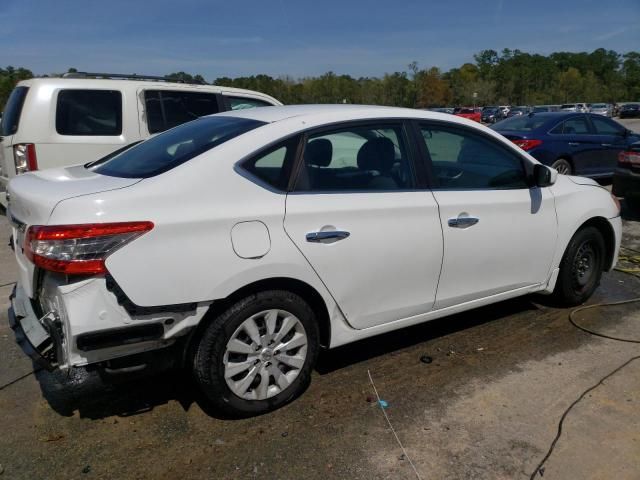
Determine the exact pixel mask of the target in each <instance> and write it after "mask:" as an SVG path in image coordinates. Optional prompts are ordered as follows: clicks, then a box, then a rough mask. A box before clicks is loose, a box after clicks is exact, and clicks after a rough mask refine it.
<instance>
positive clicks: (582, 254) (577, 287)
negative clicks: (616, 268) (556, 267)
mask: <svg viewBox="0 0 640 480" xmlns="http://www.w3.org/2000/svg"><path fill="white" fill-rule="evenodd" d="M605 252H606V249H605V244H604V239H603V238H602V234H601V233H600V231H599V230H598V229H597V228H594V227H586V228H583V229H581V230H578V232H577V233H576V234H575V235H574V236H573V238H572V239H571V241H570V242H569V245H568V246H567V250H566V251H565V253H564V256H563V258H562V262H561V263H560V273H559V275H558V280H557V283H556V287H555V289H554V291H553V294H554V296H555V297H556V299H557V300H558V301H559V302H560V303H561V304H563V305H566V306H575V305H580V304H582V303H584V302H586V301H587V300H588V299H589V297H591V295H592V294H593V292H594V290H595V289H596V288H597V286H598V285H599V284H600V278H601V277H602V270H603V269H604V263H605Z"/></svg>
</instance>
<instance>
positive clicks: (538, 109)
mask: <svg viewBox="0 0 640 480" xmlns="http://www.w3.org/2000/svg"><path fill="white" fill-rule="evenodd" d="M529 111H530V112H533V113H542V112H559V111H560V105H534V106H533V107H531V109H530V110H529Z"/></svg>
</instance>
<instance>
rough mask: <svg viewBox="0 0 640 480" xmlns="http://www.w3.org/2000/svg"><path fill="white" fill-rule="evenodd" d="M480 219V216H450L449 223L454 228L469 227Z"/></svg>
mask: <svg viewBox="0 0 640 480" xmlns="http://www.w3.org/2000/svg"><path fill="white" fill-rule="evenodd" d="M479 221H480V219H479V218H476V217H457V218H450V219H449V220H448V221H447V223H448V224H449V226H450V227H452V228H468V227H471V226H473V225H475V224H476V223H478V222H479Z"/></svg>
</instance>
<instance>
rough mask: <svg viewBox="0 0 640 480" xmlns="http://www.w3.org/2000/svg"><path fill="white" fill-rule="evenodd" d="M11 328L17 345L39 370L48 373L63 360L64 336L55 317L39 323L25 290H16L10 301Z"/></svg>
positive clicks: (14, 289) (52, 316)
mask: <svg viewBox="0 0 640 480" xmlns="http://www.w3.org/2000/svg"><path fill="white" fill-rule="evenodd" d="M9 299H10V301H11V306H10V307H9V325H10V326H11V328H12V329H13V331H14V332H15V336H16V342H17V343H18V345H20V347H21V348H22V350H23V351H24V352H25V353H26V354H27V355H28V356H29V357H30V358H31V359H32V360H33V361H34V362H35V364H36V365H38V366H39V367H42V368H45V369H47V370H49V371H51V370H54V369H55V368H57V367H58V366H59V365H60V362H61V360H62V359H63V355H64V353H63V349H62V334H61V333H60V332H59V330H58V328H57V326H56V323H57V322H58V319H57V317H56V316H55V314H52V313H50V314H47V315H45V316H44V317H42V318H41V319H38V318H37V316H36V314H35V312H34V311H33V307H32V306H31V302H30V301H29V299H28V298H27V297H26V295H25V294H24V292H23V291H22V289H20V288H19V287H17V286H16V287H14V288H13V291H12V292H11V295H10V297H9Z"/></svg>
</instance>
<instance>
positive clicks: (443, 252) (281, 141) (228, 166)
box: [8, 106, 621, 416]
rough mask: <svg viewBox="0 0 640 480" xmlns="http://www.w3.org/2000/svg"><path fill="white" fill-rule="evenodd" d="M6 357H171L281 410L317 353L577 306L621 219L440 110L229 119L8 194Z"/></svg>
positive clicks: (108, 361)
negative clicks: (528, 304)
mask: <svg viewBox="0 0 640 480" xmlns="http://www.w3.org/2000/svg"><path fill="white" fill-rule="evenodd" d="M9 194H10V201H9V209H8V215H9V216H10V219H11V222H12V224H13V244H14V248H15V252H16V259H17V262H18V265H19V281H18V284H17V286H16V289H15V291H14V292H13V294H12V307H11V310H10V321H11V323H12V326H13V328H14V330H15V331H16V337H17V339H18V342H19V343H20V344H21V345H22V346H23V348H24V350H25V351H27V353H29V354H30V355H31V356H32V358H34V359H35V360H36V361H37V362H39V363H40V364H41V365H43V366H45V367H47V368H50V369H53V368H60V369H69V368H73V367H79V366H86V365H90V364H92V365H93V366H95V367H97V368H100V369H103V370H106V371H108V372H114V371H116V372H117V371H130V370H136V369H142V368H145V367H148V366H149V361H150V360H149V359H150V358H152V357H153V356H152V355H151V354H152V353H159V354H161V355H162V356H164V358H165V359H167V358H168V357H169V356H172V358H174V357H175V358H176V359H178V360H179V359H182V361H183V364H184V365H185V366H186V367H188V368H190V369H191V370H192V371H193V373H194V376H195V379H196V381H197V383H198V384H199V386H200V387H201V388H202V390H203V392H204V394H205V395H206V396H207V397H208V398H209V400H210V401H211V402H212V404H213V405H214V406H215V407H216V408H218V409H219V410H221V411H223V412H224V413H226V414H231V415H236V416H247V415H254V414H259V413H263V412H266V411H269V410H273V409H275V408H277V407H279V406H281V405H283V404H284V403H286V402H288V401H290V400H291V399H293V398H295V397H296V396H297V395H299V394H300V393H301V392H302V391H304V389H305V388H306V386H307V385H308V383H309V380H310V375H311V370H312V368H313V365H314V362H315V360H316V357H317V354H318V350H319V348H321V347H325V348H333V347H337V346H339V345H343V344H346V343H349V342H353V341H356V340H360V339H363V338H366V337H370V336H372V335H377V334H381V333H384V332H389V331H391V330H396V329H399V328H403V327H407V326H409V325H414V324H417V323H420V322H425V321H427V320H432V319H435V318H439V317H443V316H446V315H450V314H453V313H457V312H460V311H464V310H469V309H472V308H476V307H479V306H482V305H487V304H490V303H494V302H499V301H502V300H505V299H508V298H512V297H516V296H519V295H526V294H530V293H533V292H542V293H547V294H553V295H555V296H556V298H557V300H558V301H559V302H562V303H564V304H568V305H576V304H580V303H582V302H584V301H585V300H587V299H588V298H589V296H590V295H591V294H592V293H593V291H594V289H595V288H596V287H597V286H598V283H599V281H600V277H601V274H602V272H603V271H606V270H610V269H611V268H613V266H614V265H615V263H616V260H617V255H618V248H619V244H620V235H621V220H620V216H619V215H620V213H619V205H618V204H617V203H616V201H615V199H614V198H612V197H611V195H610V194H609V192H607V191H606V190H605V189H604V188H601V187H600V186H599V185H598V184H597V183H595V182H594V181H592V180H589V179H585V178H579V177H569V176H558V175H557V173H556V172H555V171H554V170H552V169H550V168H548V167H545V166H543V165H541V164H539V163H538V162H537V161H536V160H535V159H533V158H532V157H531V156H529V155H528V154H527V153H525V152H524V151H522V150H520V149H519V148H518V147H517V146H515V145H514V144H512V143H510V142H509V141H508V140H507V139H505V138H504V137H502V136H500V135H499V134H497V133H495V132H493V131H491V130H489V129H487V128H485V127H483V126H481V125H479V124H477V123H476V122H472V121H467V120H465V119H461V118H457V117H453V116H451V115H446V114H438V113H433V112H425V111H420V110H409V109H400V108H385V107H364V106H292V107H265V108H259V109H254V110H244V111H237V112H225V113H223V114H218V115H213V116H209V117H204V118H201V119H199V120H195V121H193V122H190V123H187V124H185V125H182V126H179V127H176V128H174V129H172V130H169V131H167V132H165V133H162V134H160V135H158V136H156V137H154V138H152V139H150V140H147V141H145V142H143V143H140V144H138V145H135V146H132V147H131V148H129V149H125V150H124V151H121V152H116V153H115V154H112V155H110V156H109V157H106V158H104V159H102V160H99V161H97V162H94V163H91V164H87V165H79V166H74V167H67V168H62V169H52V170H45V171H41V172H33V173H28V174H25V175H20V176H18V177H16V178H14V179H13V180H12V181H11V183H10V185H9Z"/></svg>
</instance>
